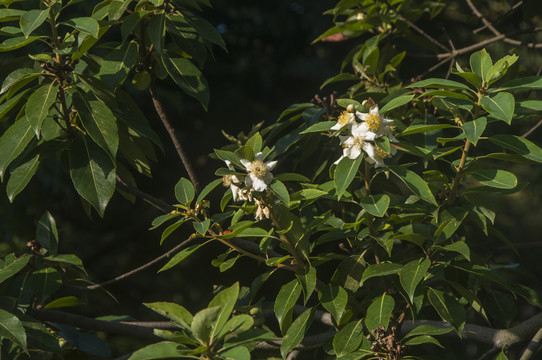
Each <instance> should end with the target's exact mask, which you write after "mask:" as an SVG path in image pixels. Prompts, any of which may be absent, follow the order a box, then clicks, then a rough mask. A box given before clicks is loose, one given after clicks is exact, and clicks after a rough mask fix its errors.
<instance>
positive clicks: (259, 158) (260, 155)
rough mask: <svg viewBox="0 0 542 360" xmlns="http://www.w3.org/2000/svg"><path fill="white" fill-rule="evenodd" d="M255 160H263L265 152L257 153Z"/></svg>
mask: <svg viewBox="0 0 542 360" xmlns="http://www.w3.org/2000/svg"><path fill="white" fill-rule="evenodd" d="M254 160H260V161H262V160H263V154H262V152H261V151H260V152H259V153H257V154H256V155H254Z"/></svg>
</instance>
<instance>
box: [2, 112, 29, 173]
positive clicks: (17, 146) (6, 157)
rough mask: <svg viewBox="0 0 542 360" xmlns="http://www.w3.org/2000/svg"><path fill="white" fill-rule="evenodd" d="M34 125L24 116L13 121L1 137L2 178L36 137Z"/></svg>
mask: <svg viewBox="0 0 542 360" xmlns="http://www.w3.org/2000/svg"><path fill="white" fill-rule="evenodd" d="M34 136H35V134H34V131H33V130H32V127H31V126H30V124H29V123H28V121H27V120H26V117H22V118H20V119H18V120H16V121H15V123H13V125H11V126H10V127H9V128H8V129H7V130H6V131H5V132H4V134H3V135H2V136H1V137H0V178H1V179H3V178H4V172H5V171H6V168H7V167H8V166H9V164H11V162H12V161H13V160H15V159H16V158H17V157H18V156H19V155H20V154H21V153H22V152H23V150H24V149H25V148H26V146H27V145H28V144H29V143H30V140H32V138H34Z"/></svg>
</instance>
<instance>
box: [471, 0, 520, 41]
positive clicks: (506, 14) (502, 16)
mask: <svg viewBox="0 0 542 360" xmlns="http://www.w3.org/2000/svg"><path fill="white" fill-rule="evenodd" d="M521 5H523V0H520V1H518V2H517V3H516V4H514V6H512V8H511V9H510V10H508V11H507V12H505V13H504V14H502V15H501V16H499V17H498V18H496V19H495V20H493V21H491V22H490V23H495V22H497V21H499V20H501V19H502V18H504V17H506V16H508V15H509V14H510V13H512V12H514V11H515V10H516V9H517V8H519V7H520V6H521ZM486 27H487V25H484V26H482V27H479V28H478V29H475V30H474V31H473V32H472V33H473V34H477V33H479V32H480V31H482V30H484V29H485V28H486Z"/></svg>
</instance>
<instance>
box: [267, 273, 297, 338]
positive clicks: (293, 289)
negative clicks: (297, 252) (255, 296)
mask: <svg viewBox="0 0 542 360" xmlns="http://www.w3.org/2000/svg"><path fill="white" fill-rule="evenodd" d="M302 289H303V287H302V286H301V284H300V283H299V281H298V280H297V279H294V280H292V281H290V282H289V283H287V284H285V285H283V286H282V287H281V288H280V290H279V293H278V294H277V298H276V299H275V305H274V310H275V315H276V317H277V321H278V322H279V326H280V329H281V331H282V333H283V334H284V333H285V332H286V330H287V329H288V327H289V325H290V324H289V322H290V321H291V316H292V314H291V310H292V308H293V307H294V305H295V303H296V301H297V299H298V298H299V296H300V295H301V292H302ZM296 345H297V344H296Z"/></svg>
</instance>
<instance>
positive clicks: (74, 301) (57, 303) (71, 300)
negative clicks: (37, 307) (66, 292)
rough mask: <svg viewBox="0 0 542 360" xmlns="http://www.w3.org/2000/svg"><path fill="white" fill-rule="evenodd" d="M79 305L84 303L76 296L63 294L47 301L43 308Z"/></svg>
mask: <svg viewBox="0 0 542 360" xmlns="http://www.w3.org/2000/svg"><path fill="white" fill-rule="evenodd" d="M81 305H85V303H84V302H82V301H81V300H79V299H78V298H76V297H75V296H64V297H61V298H58V299H55V300H53V301H51V302H49V303H47V304H46V305H45V306H44V308H45V309H58V308H64V307H73V306H81Z"/></svg>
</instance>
